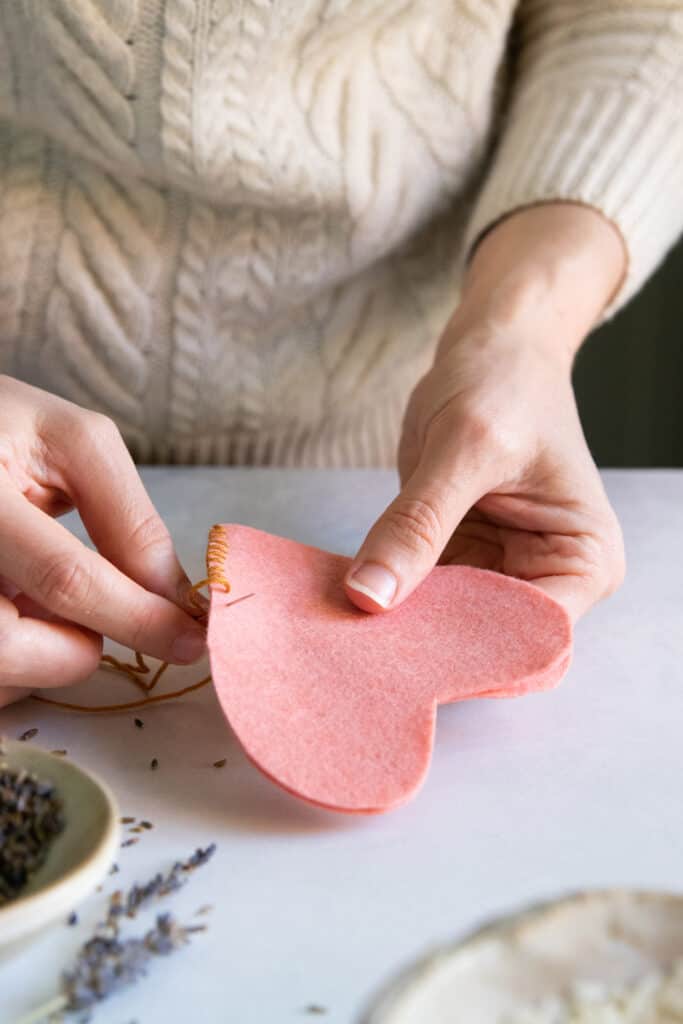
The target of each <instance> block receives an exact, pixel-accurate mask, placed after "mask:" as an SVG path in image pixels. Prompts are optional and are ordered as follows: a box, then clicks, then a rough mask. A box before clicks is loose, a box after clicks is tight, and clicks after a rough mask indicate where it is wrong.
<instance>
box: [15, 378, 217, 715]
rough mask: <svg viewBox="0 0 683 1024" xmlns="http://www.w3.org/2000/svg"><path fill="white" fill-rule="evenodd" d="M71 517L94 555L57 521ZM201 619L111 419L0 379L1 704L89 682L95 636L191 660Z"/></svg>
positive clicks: (199, 647) (96, 654)
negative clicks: (91, 545)
mask: <svg viewBox="0 0 683 1024" xmlns="http://www.w3.org/2000/svg"><path fill="white" fill-rule="evenodd" d="M70 508H76V509H78V511H79V513H80V515H81V518H82V520H83V523H84V525H85V527H86V529H87V531H88V534H89V535H90V537H91V539H92V541H93V543H94V545H95V547H96V549H97V550H96V551H93V550H91V549H90V548H88V547H86V546H85V545H84V544H82V543H81V542H80V541H79V540H77V539H76V537H74V536H73V534H71V533H70V532H69V531H68V530H67V529H66V528H65V527H63V526H62V525H61V524H59V523H57V522H55V520H54V517H55V516H58V515H61V514H62V513H64V512H66V511H68V510H69V509H70ZM200 611H201V609H199V608H198V606H197V601H196V595H194V594H193V592H192V590H191V584H190V581H189V579H188V578H187V576H186V575H185V573H184V571H183V569H182V567H181V565H180V562H179V561H178V558H177V556H176V553H175V551H174V548H173V543H172V541H171V537H170V535H169V532H168V530H167V529H166V527H165V526H164V524H163V522H162V520H161V519H160V517H159V515H158V513H157V512H156V510H155V508H154V506H153V504H152V502H151V500H150V498H149V496H148V494H147V492H146V491H145V488H144V486H143V484H142V481H141V480H140V477H139V475H138V473H137V470H136V468H135V466H134V464H133V461H132V459H131V458H130V455H129V454H128V451H127V450H126V447H125V445H124V443H123V440H122V438H121V435H120V434H119V432H118V430H117V428H116V427H115V425H114V424H113V423H112V421H111V420H109V419H107V417H106V416H103V415H101V414H99V413H94V412H88V411H86V410H84V409H81V408H79V407H78V406H76V405H73V404H72V403H70V402H66V401H64V400H63V399H61V398H56V397H55V396H54V395H50V394H48V393H47V392H45V391H41V390H39V389H38V388H34V387H30V386H29V385H27V384H23V383H21V382H19V381H17V380H13V379H12V378H10V377H6V376H2V375H0V706H2V705H4V704H8V703H10V702H11V701H13V700H17V699H19V698H20V697H23V696H25V695H26V694H28V693H30V692H31V691H32V690H34V689H37V688H40V687H50V686H64V685H65V684H68V683H75V682H79V681H81V680H83V679H87V677H88V676H89V675H91V673H92V672H94V671H95V669H96V668H97V665H98V663H99V659H100V656H101V651H102V637H103V636H107V637H111V638H112V639H113V640H116V641H118V642H119V643H121V644H124V645H125V646H126V647H130V648H131V649H132V650H136V651H141V652H142V653H143V654H148V655H151V656H152V657H155V658H160V659H162V660H163V661H170V662H174V663H176V664H186V663H190V662H193V661H196V660H197V659H198V658H199V657H200V656H201V655H202V653H203V652H204V649H205V637H204V630H203V629H202V627H201V625H200V624H199V623H198V622H196V621H195V619H194V618H193V616H194V617H196V616H197V615H198V614H199V613H200Z"/></svg>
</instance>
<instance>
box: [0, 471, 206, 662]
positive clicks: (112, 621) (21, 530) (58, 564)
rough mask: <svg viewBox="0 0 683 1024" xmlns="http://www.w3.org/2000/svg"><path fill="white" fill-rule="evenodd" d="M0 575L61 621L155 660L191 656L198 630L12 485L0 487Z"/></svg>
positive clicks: (196, 650)
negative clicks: (88, 546) (71, 623)
mask: <svg viewBox="0 0 683 1024" xmlns="http://www.w3.org/2000/svg"><path fill="white" fill-rule="evenodd" d="M0 538H2V539H3V540H2V541H0V574H2V575H4V576H6V577H7V578H8V579H11V580H12V581H13V582H14V583H15V584H16V585H17V586H18V587H20V588H21V590H22V591H23V593H25V594H27V595H28V596H29V597H30V598H32V599H33V600H34V601H37V602H38V604H40V605H41V606H43V607H44V608H47V609H48V610H49V611H51V612H54V613H55V614H56V615H59V616H60V617H61V618H64V619H67V620H69V621H71V622H76V623H78V624H79V625H81V626H85V627H87V628H88V629H91V630H93V631H94V632H96V633H101V634H103V635H104V636H108V637H111V638H112V639H113V640H116V641H118V642H119V643H121V644H124V645H125V646H127V647H130V648H132V649H133V650H139V651H142V652H143V653H145V654H149V655H151V656H153V657H155V658H160V659H161V660H162V661H171V662H176V663H188V662H192V661H196V660H197V658H199V657H200V656H201V655H202V653H203V652H204V649H205V637H204V631H203V630H202V628H201V626H200V625H198V624H197V623H196V622H195V621H194V620H193V619H192V618H191V617H190V616H189V615H186V614H185V612H183V611H182V610H181V609H180V608H178V606H177V605H175V604H173V603H172V602H171V601H168V600H166V598H164V597H160V596H159V595H157V594H153V593H150V592H149V591H148V590H145V588H144V587H142V586H141V585H140V584H139V583H136V582H135V581H134V580H132V579H130V578H129V577H128V576H126V575H125V573H123V572H121V570H120V569H118V568H117V567H116V566H114V565H112V564H111V562H109V561H107V559H106V558H104V557H103V556H102V555H100V554H99V553H98V552H96V551H91V550H90V549H89V548H87V547H86V546H85V545H84V544H82V543H81V542H80V541H79V540H78V539H77V538H76V537H74V535H73V534H71V533H70V532H69V531H68V530H67V529H66V528H65V527H64V526H62V525H61V524H60V523H58V522H56V521H55V520H53V519H51V518H50V516H48V515H46V514H45V513H44V512H41V511H40V509H38V508H36V507H35V506H34V505H32V504H31V503H30V502H29V501H28V500H27V499H26V498H24V497H23V495H21V494H19V492H17V491H15V490H13V489H12V488H3V489H2V492H0Z"/></svg>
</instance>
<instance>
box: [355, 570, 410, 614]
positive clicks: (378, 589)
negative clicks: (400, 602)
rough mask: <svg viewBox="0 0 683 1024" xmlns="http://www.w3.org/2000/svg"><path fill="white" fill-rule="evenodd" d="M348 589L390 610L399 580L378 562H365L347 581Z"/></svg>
mask: <svg viewBox="0 0 683 1024" xmlns="http://www.w3.org/2000/svg"><path fill="white" fill-rule="evenodd" d="M346 585H347V587H351V589H352V590H357V591H358V592H359V593H361V594H365V596H366V597H369V598H370V600H371V601H375V603H376V604H378V605H380V607H382V608H388V607H389V605H390V604H391V599H392V598H393V596H394V594H395V593H396V587H397V586H398V580H397V579H396V577H395V576H394V574H393V572H389V570H388V569H385V567H384V566H383V565H379V564H378V563H377V562H364V563H363V565H361V566H360V568H358V569H356V571H355V572H354V573H353V575H352V576H350V577H349V578H348V579H347V581H346Z"/></svg>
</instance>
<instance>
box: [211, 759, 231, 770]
mask: <svg viewBox="0 0 683 1024" xmlns="http://www.w3.org/2000/svg"><path fill="white" fill-rule="evenodd" d="M227 760H228V759H227V757H222V758H221V759H220V761H214V762H213V766H214V768H222V767H223V765H224V764H225V762H226V761H227Z"/></svg>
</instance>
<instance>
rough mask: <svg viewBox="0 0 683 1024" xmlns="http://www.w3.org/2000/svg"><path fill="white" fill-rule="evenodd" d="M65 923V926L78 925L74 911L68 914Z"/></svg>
mask: <svg viewBox="0 0 683 1024" xmlns="http://www.w3.org/2000/svg"><path fill="white" fill-rule="evenodd" d="M66 923H67V924H71V925H73V924H78V914H77V913H76V911H75V910H72V911H71V913H70V914H69V916H68V918H67V920H66Z"/></svg>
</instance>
